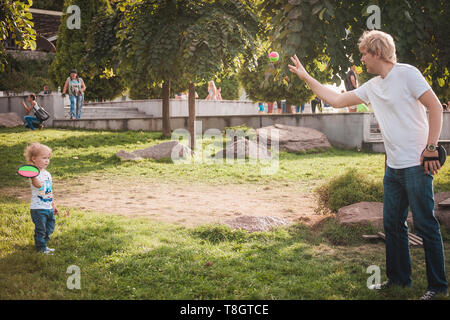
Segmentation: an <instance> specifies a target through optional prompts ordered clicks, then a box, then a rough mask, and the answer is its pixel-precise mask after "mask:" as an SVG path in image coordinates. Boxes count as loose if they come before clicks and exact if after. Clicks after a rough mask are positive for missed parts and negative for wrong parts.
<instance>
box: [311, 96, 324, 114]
mask: <svg viewBox="0 0 450 320" xmlns="http://www.w3.org/2000/svg"><path fill="white" fill-rule="evenodd" d="M317 106H320V107H322V100H320V99H319V97H317V96H316V97H315V98H314V99H313V101H311V112H312V113H316V107H317Z"/></svg>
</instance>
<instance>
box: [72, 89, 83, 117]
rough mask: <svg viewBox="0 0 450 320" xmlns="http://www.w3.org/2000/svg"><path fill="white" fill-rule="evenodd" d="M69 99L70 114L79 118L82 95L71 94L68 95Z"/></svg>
mask: <svg viewBox="0 0 450 320" xmlns="http://www.w3.org/2000/svg"><path fill="white" fill-rule="evenodd" d="M69 100H70V116H71V117H76V118H77V119H80V118H81V108H82V107H83V101H84V95H82V94H80V95H79V96H74V95H72V94H71V95H69ZM75 107H76V108H75ZM75 111H76V113H75Z"/></svg>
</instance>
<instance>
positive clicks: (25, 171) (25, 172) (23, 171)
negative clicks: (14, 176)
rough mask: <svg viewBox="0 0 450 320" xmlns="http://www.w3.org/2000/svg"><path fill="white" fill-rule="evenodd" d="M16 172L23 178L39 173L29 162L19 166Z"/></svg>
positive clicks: (35, 175)
mask: <svg viewBox="0 0 450 320" xmlns="http://www.w3.org/2000/svg"><path fill="white" fill-rule="evenodd" d="M17 173H18V174H19V175H21V176H22V177H25V178H34V177H37V176H38V175H39V169H38V168H37V167H35V166H33V165H31V164H26V165H23V166H20V167H19V169H17Z"/></svg>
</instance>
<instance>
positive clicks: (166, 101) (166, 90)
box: [162, 80, 172, 138]
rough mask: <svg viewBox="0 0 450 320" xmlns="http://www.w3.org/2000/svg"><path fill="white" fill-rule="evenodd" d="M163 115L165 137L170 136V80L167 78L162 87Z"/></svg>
mask: <svg viewBox="0 0 450 320" xmlns="http://www.w3.org/2000/svg"><path fill="white" fill-rule="evenodd" d="M162 98H163V99H162V117H163V129H162V134H163V137H164V138H168V137H170V135H171V133H172V130H171V128H170V80H165V81H164V83H163V87H162Z"/></svg>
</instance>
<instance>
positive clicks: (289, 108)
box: [286, 100, 292, 113]
mask: <svg viewBox="0 0 450 320" xmlns="http://www.w3.org/2000/svg"><path fill="white" fill-rule="evenodd" d="M286 113H292V106H291V103H290V102H289V101H288V100H286Z"/></svg>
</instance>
